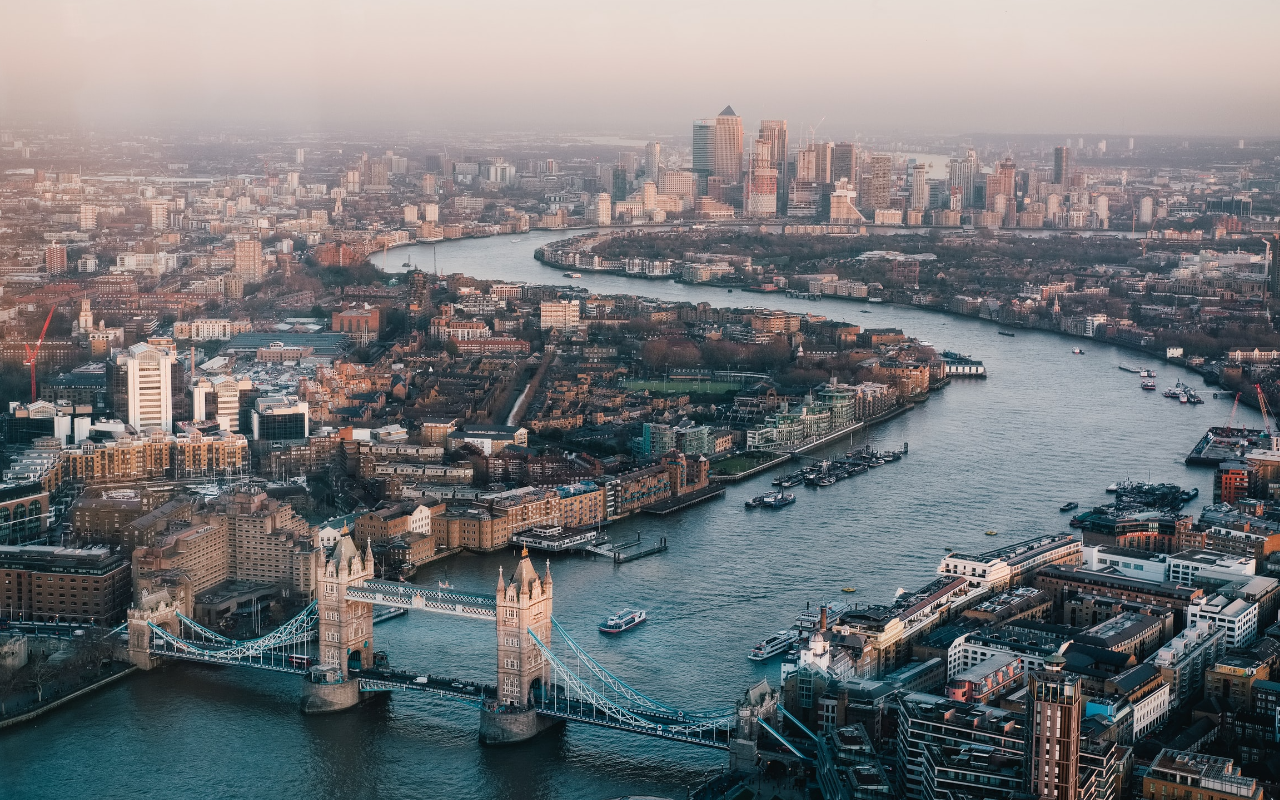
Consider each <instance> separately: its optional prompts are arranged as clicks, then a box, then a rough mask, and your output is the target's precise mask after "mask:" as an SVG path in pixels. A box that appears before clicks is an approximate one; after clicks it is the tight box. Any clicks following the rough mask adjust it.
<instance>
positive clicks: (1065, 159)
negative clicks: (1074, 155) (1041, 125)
mask: <svg viewBox="0 0 1280 800" xmlns="http://www.w3.org/2000/svg"><path fill="white" fill-rule="evenodd" d="M1070 175H1071V148H1070V147H1055V148H1053V182H1054V183H1056V184H1059V185H1060V186H1066V185H1067V181H1068V179H1069V177H1070Z"/></svg>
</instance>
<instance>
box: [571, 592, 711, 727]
mask: <svg viewBox="0 0 1280 800" xmlns="http://www.w3.org/2000/svg"><path fill="white" fill-rule="evenodd" d="M551 625H552V627H553V628H554V629H555V632H556V633H557V634H559V636H560V638H561V640H563V641H564V643H565V644H566V645H567V646H568V647H569V649H570V650H571V651H572V652H573V654H574V655H575V656H576V657H577V658H579V659H581V660H582V663H583V666H585V667H586V668H587V669H588V670H589V671H590V672H591V673H592V674H593V675H595V676H596V677H597V678H599V679H600V680H601V681H602V682H603V683H604V684H605V685H606V686H608V687H609V688H610V689H612V690H613V691H615V692H617V693H618V694H620V695H622V696H623V697H625V698H627V699H628V700H630V701H631V703H632V704H633V705H632V708H633V709H644V710H646V711H649V712H653V713H658V714H662V715H667V716H670V717H672V718H673V719H706V718H720V717H726V716H732V715H733V714H734V713H735V711H734V708H733V707H732V706H729V707H727V708H717V709H711V710H709V711H680V710H678V709H675V708H672V707H671V706H669V705H667V704H666V703H662V702H660V701H658V700H654V699H653V698H651V697H649V696H648V695H645V694H644V693H643V692H640V691H639V690H637V689H634V688H632V687H631V686H629V685H627V683H626V682H625V681H623V680H622V679H621V678H619V677H617V676H616V675H614V674H613V673H611V672H610V671H609V670H607V669H605V668H604V667H603V666H601V664H600V662H598V661H596V660H595V659H594V658H592V657H591V654H590V653H588V652H587V651H586V650H584V649H582V646H581V645H579V644H578V643H577V642H575V641H574V640H573V637H572V636H570V635H569V634H568V633H567V632H566V631H565V629H564V628H562V627H561V626H560V623H559V622H558V621H556V618H555V617H552V618H551Z"/></svg>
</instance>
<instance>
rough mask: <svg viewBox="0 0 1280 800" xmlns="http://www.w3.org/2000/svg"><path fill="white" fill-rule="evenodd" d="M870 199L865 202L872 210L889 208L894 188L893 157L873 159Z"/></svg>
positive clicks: (876, 156) (884, 156) (877, 156)
mask: <svg viewBox="0 0 1280 800" xmlns="http://www.w3.org/2000/svg"><path fill="white" fill-rule="evenodd" d="M870 167H871V176H870V177H871V182H870V187H869V188H870V197H868V198H866V200H864V201H863V202H865V203H867V204H868V205H869V206H870V207H871V208H873V209H874V208H888V207H889V190H890V189H891V188H892V187H893V156H890V155H880V154H877V155H874V156H872V157H871V165H870Z"/></svg>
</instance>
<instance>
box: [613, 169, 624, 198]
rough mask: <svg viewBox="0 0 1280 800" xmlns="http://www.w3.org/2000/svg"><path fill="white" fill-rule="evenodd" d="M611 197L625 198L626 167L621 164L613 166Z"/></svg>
mask: <svg viewBox="0 0 1280 800" xmlns="http://www.w3.org/2000/svg"><path fill="white" fill-rule="evenodd" d="M612 187H613V199H614V200H618V201H621V200H626V199H627V168H626V167H625V166H623V165H622V164H618V165H617V166H615V167H614V168H613V183H612Z"/></svg>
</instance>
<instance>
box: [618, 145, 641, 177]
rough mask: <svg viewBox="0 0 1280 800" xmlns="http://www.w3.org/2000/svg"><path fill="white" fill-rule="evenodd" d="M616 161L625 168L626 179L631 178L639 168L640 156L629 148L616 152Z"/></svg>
mask: <svg viewBox="0 0 1280 800" xmlns="http://www.w3.org/2000/svg"><path fill="white" fill-rule="evenodd" d="M618 163H619V164H621V165H622V166H623V168H625V169H626V170H627V180H633V179H634V178H635V177H636V172H638V171H639V170H640V156H639V155H637V154H636V153H633V152H632V151H630V150H624V151H622V152H621V153H618Z"/></svg>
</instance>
